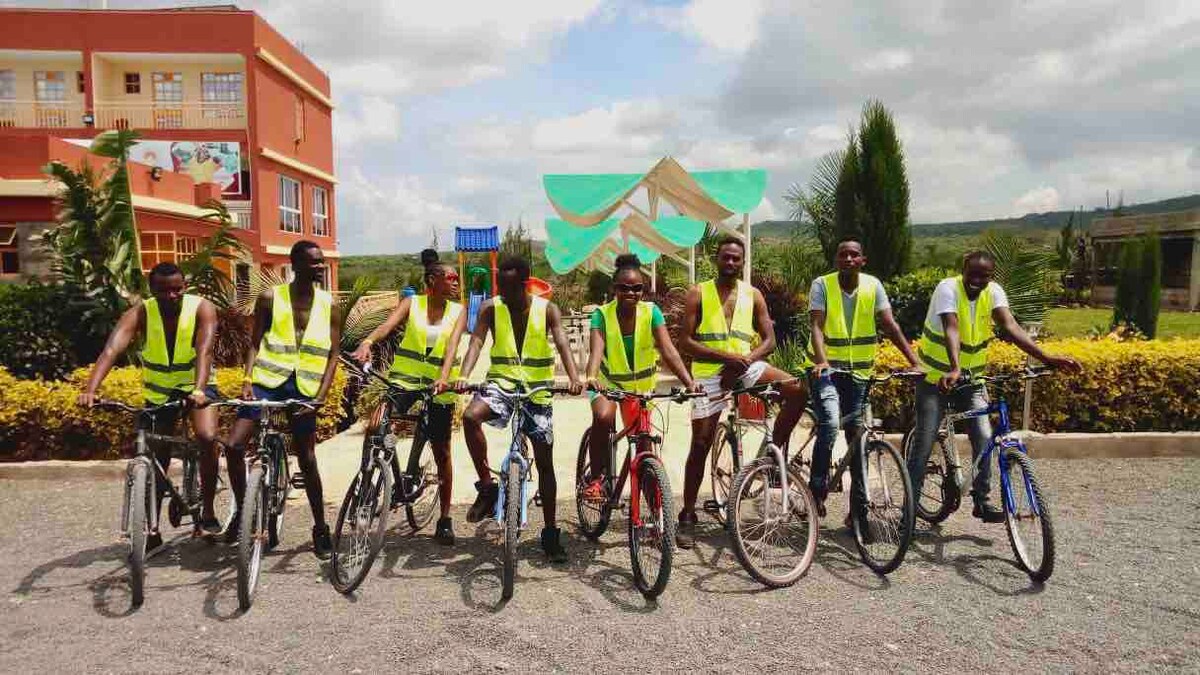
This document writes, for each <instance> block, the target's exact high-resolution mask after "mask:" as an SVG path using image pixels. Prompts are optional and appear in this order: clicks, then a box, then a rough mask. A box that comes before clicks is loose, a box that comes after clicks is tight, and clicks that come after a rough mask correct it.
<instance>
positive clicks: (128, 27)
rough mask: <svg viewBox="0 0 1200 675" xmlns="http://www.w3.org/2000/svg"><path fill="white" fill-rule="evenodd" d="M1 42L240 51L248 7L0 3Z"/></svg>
mask: <svg viewBox="0 0 1200 675" xmlns="http://www.w3.org/2000/svg"><path fill="white" fill-rule="evenodd" d="M0 25H3V26H4V31H3V35H2V36H0V48H4V49H52V50H94V51H115V52H240V53H245V52H246V51H247V50H248V48H249V47H250V45H251V44H253V41H254V13H253V12H247V11H237V12H232V11H194V12H152V11H102V10H95V11H91V10H38V9H0Z"/></svg>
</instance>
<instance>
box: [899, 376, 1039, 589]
mask: <svg viewBox="0 0 1200 675" xmlns="http://www.w3.org/2000/svg"><path fill="white" fill-rule="evenodd" d="M1051 372H1052V371H1051V370H1049V369H1028V370H1026V371H1025V372H1023V373H1020V374H1010V375H992V376H982V377H975V378H973V379H970V380H964V381H963V382H961V383H960V384H959V385H958V386H957V387H956V390H963V389H968V388H972V387H979V386H983V385H984V384H988V383H994V384H997V385H1000V384H1004V383H1007V382H1010V381H1013V380H1016V379H1021V380H1026V381H1028V380H1033V379H1036V378H1039V377H1042V376H1045V375H1048V374H1050V373H1051ZM994 393H995V401H993V402H991V403H990V404H988V405H987V406H986V407H981V408H976V409H973V410H966V411H955V410H954V409H953V408H952V406H951V405H950V404H949V401H948V402H947V406H946V414H945V415H943V416H942V424H941V426H940V427H939V428H938V434H937V438H936V441H935V447H934V448H933V450H932V451H931V452H930V453H929V460H928V461H927V462H926V465H925V482H924V483H923V484H922V487H921V494H919V495H917V505H916V506H917V509H916V510H917V516H918V517H920V518H921V519H922V520H924V521H926V522H929V523H931V524H933V523H940V522H941V521H943V520H945V519H946V518H948V517H949V516H950V514H951V513H954V511H955V510H957V509H958V506H959V504H960V503H961V502H962V490H963V486H964V485H967V484H969V483H968V481H967V480H966V479H964V477H963V474H962V464H961V463H960V461H959V457H958V451H957V450H956V449H955V446H954V425H955V423H957V422H961V421H963V420H967V419H971V418H975V417H983V416H985V415H992V414H995V415H997V418H998V419H997V423H996V424H995V425H994V426H993V428H992V437H991V439H990V440H989V441H988V445H987V448H986V449H984V451H983V452H982V453H980V455H979V457H978V458H977V459H976V461H975V462H974V463H973V464H972V465H971V477H972V478H973V477H974V475H975V472H976V471H978V469H979V467H980V466H983V464H982V463H983V462H988V461H991V457H992V454H993V451H995V454H996V462H997V465H998V466H999V468H1000V490H1001V497H1002V499H1001V501H1002V503H1003V508H1004V524H1005V526H1006V528H1007V529H1008V541H1009V543H1010V544H1011V545H1012V551H1013V554H1014V555H1015V556H1016V558H1017V564H1018V565H1020V567H1021V568H1022V569H1024V570H1025V572H1026V573H1027V574H1029V577H1030V578H1031V579H1033V580H1034V581H1037V582H1043V581H1046V580H1047V579H1049V578H1050V575H1051V574H1052V573H1053V572H1054V524H1053V522H1052V521H1051V519H1050V507H1049V503H1048V500H1047V497H1046V492H1045V491H1044V490H1043V489H1042V487H1041V485H1039V483H1038V479H1037V475H1036V474H1034V471H1033V460H1032V459H1031V458H1030V457H1029V452H1028V450H1027V449H1026V447H1025V443H1024V442H1023V441H1022V440H1021V439H1020V438H1018V437H1017V436H1015V435H1014V434H1013V432H1012V428H1011V421H1010V417H1009V413H1008V402H1007V401H1006V400H1005V398H1004V389H1003V388H1002V387H999V386H997V387H995V392H994ZM914 431H915V429H909V430H908V432H907V433H905V434H904V456H905V458H907V457H908V456H909V453H910V452H911V450H912V442H913V436H914Z"/></svg>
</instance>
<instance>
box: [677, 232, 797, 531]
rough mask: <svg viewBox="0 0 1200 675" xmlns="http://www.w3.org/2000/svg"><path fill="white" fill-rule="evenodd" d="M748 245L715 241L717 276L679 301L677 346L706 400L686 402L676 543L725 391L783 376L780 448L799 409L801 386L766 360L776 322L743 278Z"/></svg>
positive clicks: (692, 515) (686, 523)
mask: <svg viewBox="0 0 1200 675" xmlns="http://www.w3.org/2000/svg"><path fill="white" fill-rule="evenodd" d="M745 255H746V246H745V244H743V243H742V240H741V239H738V238H737V237H734V236H727V237H725V238H724V239H722V240H721V241H720V242H719V243H718V244H717V255H716V261H715V262H716V267H717V278H716V279H714V280H712V281H706V282H704V283H702V284H699V285H697V286H694V287H692V288H691V289H690V290H689V291H688V294H687V298H686V299H685V301H684V312H683V322H682V325H681V326H680V331H679V335H680V339H679V343H680V344H679V348H680V351H682V352H683V353H685V354H687V355H689V356H690V357H691V358H692V377H693V378H695V380H696V382H697V383H698V384H700V385H701V386H703V387H704V391H705V392H707V393H708V395H709V397H707V398H697V399H693V401H692V446H691V449H690V450H689V452H688V459H687V465H686V467H685V472H684V477H683V509H682V510H681V511H680V512H679V527H678V528H677V529H676V532H675V542H676V543H677V544H678V545H679V547H680V548H691V547H692V545H693V542H694V541H695V531H696V497H697V496H698V495H699V493H700V483H701V481H702V480H703V479H704V464H705V462H706V461H707V457H708V452H709V448H710V447H711V446H712V442H713V436H714V434H715V433H716V430H717V424H718V423H719V422H720V419H721V411H723V410H725V408H726V406H727V405H728V402H727V401H726V400H725V399H724V398H722V395H723V394H724V393H725V392H727V391H729V390H730V389H734V388H737V387H739V386H741V387H751V386H754V385H756V384H766V383H768V382H782V384H781V385H780V391H781V393H782V394H783V407H782V409H781V410H780V412H779V416H778V417H777V418H776V420H775V428H774V430H773V431H772V433H771V438H772V440H773V441H774V442H775V443H777V444H779V445H780V446H783V445H784V444H786V443H787V440H788V437H789V436H790V435H791V433H792V429H794V428H795V427H796V422H798V421H799V420H800V415H801V413H803V412H804V401H805V399H806V398H807V387H806V385H805V383H804V382H803V381H802V380H797V379H795V378H793V377H792V376H791V375H789V374H787V373H785V372H783V371H782V370H780V369H778V368H775V367H772V366H770V365H768V364H767V362H766V361H764V360H763V359H765V358H766V357H767V355H768V354H770V353H771V352H773V351H775V326H774V324H773V323H772V322H771V315H770V313H769V312H768V311H767V301H766V300H765V299H763V295H762V293H760V292H759V291H758V289H757V288H754V287H753V286H751V285H750V284H748V283H746V282H744V281H742V280H741V279H740V277H741V276H742V264H743V262H744V260H745Z"/></svg>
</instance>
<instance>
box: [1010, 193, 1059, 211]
mask: <svg viewBox="0 0 1200 675" xmlns="http://www.w3.org/2000/svg"><path fill="white" fill-rule="evenodd" d="M1060 201H1061V200H1060V199H1059V196H1058V190H1056V189H1054V188H1052V187H1050V186H1043V187H1039V188H1034V189H1032V190H1030V191H1029V192H1026V193H1025V194H1023V195H1021V196H1020V197H1017V199H1016V200H1015V201H1013V212H1012V213H1013V215H1014V216H1023V215H1025V214H1027V213H1046V212H1047V211H1057V210H1058V208H1059V205H1060Z"/></svg>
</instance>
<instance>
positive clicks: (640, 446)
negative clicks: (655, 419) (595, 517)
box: [606, 395, 659, 527]
mask: <svg viewBox="0 0 1200 675" xmlns="http://www.w3.org/2000/svg"><path fill="white" fill-rule="evenodd" d="M629 400H633V401H636V402H637V414H636V415H635V416H634V418H633V419H632V420H630V421H629V423H628V424H626V425H625V427H624V428H623V429H621V431H620V432H618V433H616V434H613V435H612V437H611V438H610V439H609V443H608V453H609V457H608V465H609V466H610V467H615V466H616V462H617V444H618V443H620V442H621V441H622V440H626V441H627V442H628V449H627V450H626V451H625V460H624V461H623V462H622V464H621V473H620V474H619V475H618V476H617V479H616V481H613V479H612V476H609V477H607V478H606V480H608V481H609V482H610V485H611V487H612V490H610V491H609V498H608V501H609V506H610V507H611V508H614V509H615V508H617V507H618V506H619V505H620V503H621V492H622V491H623V490H624V489H625V480H626V479H628V480H629V492H630V495H631V497H630V500H629V502H630V503H629V518H630V520H632V521H633V524H634V525H635V526H638V527H640V526H641V524H642V513H641V511H642V509H641V504H642V502H641V500H640V499H638V497H637V495H639V494H640V492H638V488H639V487H640V486H639V485H638V469H640V468H641V466H642V461H643V460H645V458H646V457H649V456H654V455H655V454H656V450H657V447H658V442H659V440H658V439H656V438H655V437H654V436H653V433H654V425H653V423H652V421H651V419H650V402H649V401H648V400H646V399H645V398H642V397H640V396H636V395H634V396H631V397H630V399H629ZM635 448H636V450H635ZM610 473H611V471H610Z"/></svg>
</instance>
